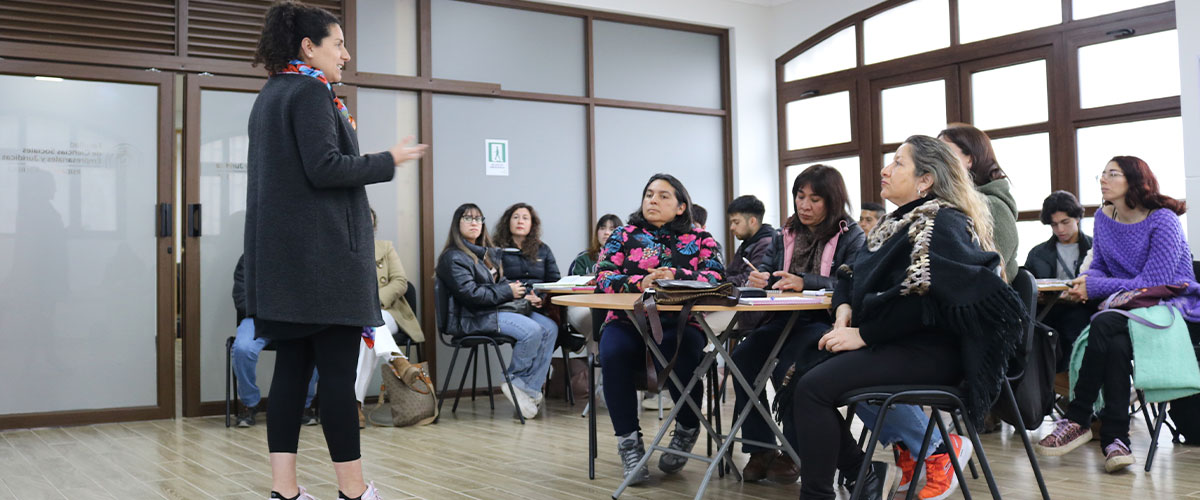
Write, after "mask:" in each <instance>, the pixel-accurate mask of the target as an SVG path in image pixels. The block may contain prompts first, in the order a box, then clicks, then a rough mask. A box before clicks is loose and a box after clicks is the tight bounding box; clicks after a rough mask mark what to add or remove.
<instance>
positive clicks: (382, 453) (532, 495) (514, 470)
mask: <svg viewBox="0 0 1200 500" xmlns="http://www.w3.org/2000/svg"><path fill="white" fill-rule="evenodd" d="M730 403H731V402H730ZM547 404H548V411H547V412H546V414H544V415H542V416H539V417H538V418H537V419H535V420H531V421H529V423H528V424H527V425H525V426H521V425H520V424H519V423H517V422H516V421H515V420H512V419H511V417H510V415H511V414H512V409H511V408H512V407H511V406H509V405H508V403H507V402H505V401H504V400H503V398H499V400H498V401H497V409H496V411H495V413H494V414H493V413H492V412H491V411H490V410H489V409H488V402H487V398H485V397H481V398H480V399H478V400H476V401H475V402H473V403H472V402H471V401H470V400H469V399H468V400H465V401H464V402H463V405H462V406H460V407H459V409H458V413H457V415H450V414H447V415H445V416H444V417H443V418H442V420H441V422H440V423H438V424H436V425H431V426H427V427H422V428H405V429H395V428H379V427H373V428H369V429H367V430H365V431H364V432H363V433H362V449H363V461H364V464H365V466H364V467H365V472H366V477H367V478H368V479H369V480H373V481H375V484H376V486H377V487H378V488H379V489H380V491H381V492H382V493H383V495H384V498H388V499H403V498H428V499H465V498H478V499H489V500H490V499H568V498H571V499H573V498H608V497H609V496H610V495H611V493H612V491H613V489H615V488H616V486H617V485H618V484H619V482H620V481H619V479H618V478H619V476H620V469H619V465H618V462H617V460H616V450H615V448H616V442H615V439H614V438H613V436H612V435H611V434H612V433H611V426H610V425H609V422H608V419H607V414H606V413H605V412H604V410H601V412H600V414H599V415H598V416H599V420H598V423H599V429H600V458H599V461H598V463H597V477H596V479H595V480H594V481H590V480H588V478H587V461H586V451H585V450H586V449H587V420H586V419H584V418H580V416H579V410H580V409H581V408H580V407H569V406H567V405H566V403H564V402H562V401H548V402H547ZM730 406H732V405H731V404H726V405H725V408H726V412H728V411H729V407H730ZM446 409H447V410H449V405H448V404H447V406H446ZM727 421H728V420H727ZM642 425H643V427H644V428H645V429H648V430H650V431H652V430H654V429H657V428H658V420H657V416H656V414H655V413H653V412H649V411H647V412H644V413H643V414H642ZM1041 431H1042V432H1046V431H1045V426H1044V427H1043V429H1042V430H1041ZM983 439H984V446H985V449H986V451H987V454H988V457H989V458H990V459H991V463H992V467H993V470H994V471H995V474H996V477H997V480H998V481H999V484H1000V488H1001V493H1002V494H1003V495H1004V497H1005V498H1014V499H1034V498H1039V496H1038V494H1037V487H1036V483H1034V481H1033V474H1032V471H1031V470H1030V468H1029V466H1028V463H1027V461H1026V459H1025V455H1024V451H1023V449H1022V447H1021V443H1020V441H1019V438H1017V436H1016V435H1015V434H1012V433H1011V429H1009V432H1001V433H995V434H990V435H985V436H984V437H983ZM1133 440H1134V445H1133V449H1134V452H1135V454H1136V455H1137V457H1138V466H1136V467H1133V468H1131V469H1130V470H1128V471H1126V472H1122V473H1119V474H1114V475H1109V474H1106V473H1104V471H1103V460H1102V457H1101V456H1100V453H1099V451H1098V450H1097V447H1096V446H1094V445H1088V446H1086V447H1085V448H1082V449H1080V450H1076V451H1075V452H1073V453H1071V454H1069V455H1068V456H1066V457H1062V458H1058V459H1044V460H1043V461H1042V468H1043V471H1044V472H1045V474H1046V479H1047V482H1048V483H1049V486H1050V492H1051V495H1052V496H1053V498H1057V499H1097V498H1104V499H1110V498H1129V499H1146V498H1155V499H1166V498H1200V448H1197V447H1188V446H1173V445H1172V444H1171V443H1170V442H1169V438H1167V439H1163V443H1162V447H1161V448H1160V449H1159V452H1158V457H1157V459H1156V461H1155V463H1154V470H1153V471H1152V472H1150V473H1145V472H1143V471H1142V468H1141V466H1142V464H1144V460H1145V453H1146V449H1147V443H1148V435H1147V432H1146V429H1145V425H1144V424H1142V423H1140V422H1138V421H1135V427H1134V430H1133ZM703 446H704V445H703V440H701V442H700V443H699V444H698V445H697V450H703ZM300 448H301V449H300V480H301V484H302V485H305V486H306V487H307V488H309V489H310V491H312V492H313V493H314V494H315V495H316V497H317V498H320V499H334V498H337V489H336V487H335V486H334V485H333V484H332V481H333V471H332V468H331V467H330V466H329V463H328V458H329V455H328V452H327V449H326V447H325V443H324V438H323V436H322V434H321V430H320V427H305V428H304V430H303V432H302V433H301V443H300ZM266 449H267V444H266V427H265V425H264V424H263V422H261V421H260V422H259V425H258V426H256V427H254V428H250V429H237V428H232V429H226V428H225V426H224V422H223V419H222V418H221V417H209V418H190V419H178V420H159V421H150V422H135V423H124V424H104V425H91V426H86V427H70V428H52V429H33V430H16V431H8V432H3V433H0V500H9V499H20V500H35V499H63V498H66V499H72V500H78V499H93V498H107V499H189V500H193V499H211V498H219V499H229V500H232V499H238V500H241V499H264V498H266V497H267V494H266V493H267V492H268V490H269V489H270V484H271V483H270V477H269V473H270V469H269V468H268V465H267V459H266V458H267V456H266ZM878 456H879V457H884V456H885V455H884V454H882V453H881V454H880V455H878ZM886 456H887V457H890V452H887V453H886ZM736 459H737V460H738V462H739V463H744V460H745V456H744V455H742V454H740V453H738V454H737V455H736ZM654 460H657V457H655V458H654ZM653 463H656V462H652V464H653ZM651 470H652V474H653V479H652V480H651V481H650V482H649V484H647V485H645V486H640V487H635V488H631V489H630V490H628V491H627V493H626V494H625V495H623V496H622V498H629V499H635V498H656V499H657V498H677V499H683V498H690V497H691V496H692V495H693V494H694V492H695V486H696V484H697V482H698V480H699V479H700V477H701V475H702V474H703V468H702V464H699V463H692V464H689V465H688V467H687V468H686V469H685V470H684V471H683V472H682V473H681V474H678V475H676V476H672V477H669V478H665V477H663V476H662V474H660V473H658V470H657V469H656V468H654V467H652V468H651ZM968 484H969V486H970V488H971V490H972V491H973V492H974V493H975V494H976V495H978V498H986V497H987V487H986V484H985V483H984V481H983V480H982V479H979V480H972V481H970V482H969V483H968ZM798 492H799V485H798V484H795V485H790V486H786V487H784V486H776V485H767V484H740V483H737V482H735V481H734V480H733V479H732V478H731V477H726V478H724V479H715V480H714V481H713V482H712V484H711V486H710V488H709V493H708V495H707V498H715V499H743V498H744V499H752V498H767V499H774V498H796V497H797V496H798ZM846 496H848V494H846V493H845V492H844V491H843V492H842V497H843V498H844V497H846ZM961 497H962V496H961V492H960V493H959V494H956V495H955V498H961Z"/></svg>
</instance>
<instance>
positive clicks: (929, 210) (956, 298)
mask: <svg viewBox="0 0 1200 500" xmlns="http://www.w3.org/2000/svg"><path fill="white" fill-rule="evenodd" d="M880 224H881V227H879V228H876V230H874V231H872V232H871V238H870V240H869V241H868V243H867V248H865V249H864V251H862V252H860V253H859V258H858V260H857V261H856V262H855V263H854V265H853V267H852V268H850V266H842V268H841V269H839V273H841V274H840V276H841V277H842V279H841V280H840V282H839V286H838V290H837V293H835V297H834V299H833V304H834V307H835V308H836V307H837V305H838V304H841V303H847V302H848V303H850V305H851V307H852V308H853V311H854V314H853V316H852V322H851V325H852V326H859V325H860V324H861V323H862V322H863V321H870V320H871V319H872V317H873V316H876V315H877V313H878V310H879V308H880V306H881V305H882V304H884V303H886V302H888V301H892V300H897V299H900V298H901V297H902V296H917V297H922V298H923V300H920V304H921V306H920V307H921V308H922V311H921V323H923V324H924V326H925V327H926V328H930V329H934V330H936V331H939V332H943V333H946V334H954V335H958V336H959V338H960V345H961V349H962V366H963V371H964V383H965V386H966V389H967V401H965V403H966V404H967V411H968V413H970V417H971V418H972V419H973V421H974V422H975V423H977V424H981V423H982V422H983V417H984V415H986V414H987V412H988V410H989V409H990V408H991V406H992V403H993V402H994V401H995V400H996V398H997V397H998V396H999V394H1000V383H1001V377H1003V376H1004V373H1005V370H1006V369H1007V367H1008V362H1009V360H1010V359H1012V358H1013V356H1014V353H1015V352H1016V349H1017V345H1018V344H1019V342H1020V339H1021V332H1022V331H1023V324H1026V323H1025V322H1026V321H1028V315H1027V313H1026V312H1025V307H1024V305H1023V304H1022V303H1021V300H1020V297H1019V296H1018V295H1017V293H1016V291H1014V290H1013V289H1012V288H1011V287H1009V286H1008V284H1007V283H1006V282H1005V281H1004V280H1003V279H1001V278H1000V276H998V275H997V274H996V271H995V269H996V268H997V267H998V266H999V265H1000V256H999V255H997V254H996V253H994V252H985V251H983V250H982V249H980V247H979V243H978V237H977V236H976V235H975V232H974V229H973V223H972V221H971V219H970V218H969V217H967V216H966V215H965V214H964V213H962V212H961V211H959V210H958V209H956V208H954V207H953V206H950V205H949V204H948V203H946V202H944V201H941V200H937V199H931V200H928V201H925V202H924V203H921V204H920V205H919V206H917V207H916V208H914V209H913V210H912V211H911V212H908V213H905V214H903V215H901V216H900V217H899V218H895V217H893V216H889V217H888V218H886V219H885V220H884V221H881V222H880ZM846 278H849V279H846ZM875 319H877V320H878V319H879V318H875ZM864 340H867V342H868V343H871V340H870V339H867V338H866V336H864ZM889 340H890V339H889ZM883 344H886V341H884V342H883Z"/></svg>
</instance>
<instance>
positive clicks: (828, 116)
mask: <svg viewBox="0 0 1200 500" xmlns="http://www.w3.org/2000/svg"><path fill="white" fill-rule="evenodd" d="M784 111H785V113H786V115H785V116H786V117H787V146H788V149H805V148H812V147H817V146H824V145H826V144H841V143H845V142H850V139H851V133H850V92H845V91H843V92H836V93H833V94H829V95H822V96H816V97H809V98H807V99H801V100H799V101H792V102H789V103H787V107H786V109H785V110H784Z"/></svg>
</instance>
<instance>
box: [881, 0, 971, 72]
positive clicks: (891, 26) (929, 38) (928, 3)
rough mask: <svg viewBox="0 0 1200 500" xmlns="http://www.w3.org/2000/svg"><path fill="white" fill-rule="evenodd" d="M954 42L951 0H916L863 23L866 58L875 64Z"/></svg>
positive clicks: (946, 45) (947, 45)
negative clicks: (951, 32) (951, 26)
mask: <svg viewBox="0 0 1200 500" xmlns="http://www.w3.org/2000/svg"><path fill="white" fill-rule="evenodd" d="M949 46H950V4H949V2H948V1H947V0H913V1H912V2H908V3H906V4H902V5H900V6H897V7H893V8H891V9H888V10H886V11H884V12H882V13H880V14H876V15H875V16H874V17H872V18H870V19H867V20H866V21H865V22H864V23H863V59H864V62H865V63H866V64H874V63H877V62H880V61H887V60H890V59H895V58H897V57H904V56H908V55H913V54H920V53H922V52H929V51H931V50H936V49H940V48H942V47H949Z"/></svg>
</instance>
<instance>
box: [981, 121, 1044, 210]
mask: <svg viewBox="0 0 1200 500" xmlns="http://www.w3.org/2000/svg"><path fill="white" fill-rule="evenodd" d="M992 150H993V151H995V152H996V161H998V162H1000V168H1003V169H1004V173H1006V174H1008V180H1009V181H1010V182H1012V194H1013V197H1014V198H1016V199H1017V210H1041V209H1042V200H1044V199H1046V196H1049V195H1050V191H1051V190H1050V134H1048V133H1041V134H1031V135H1021V136H1017V137H1006V138H1004V139H992Z"/></svg>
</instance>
